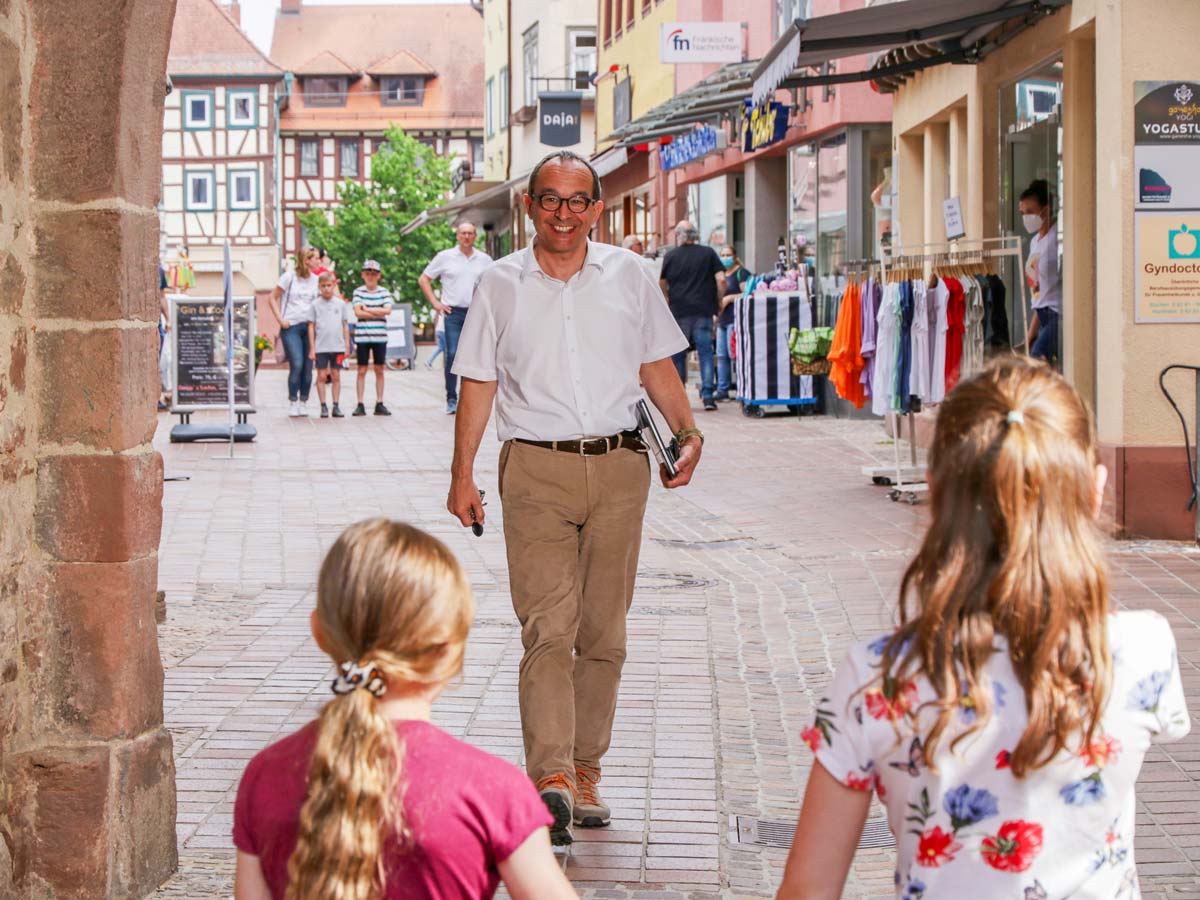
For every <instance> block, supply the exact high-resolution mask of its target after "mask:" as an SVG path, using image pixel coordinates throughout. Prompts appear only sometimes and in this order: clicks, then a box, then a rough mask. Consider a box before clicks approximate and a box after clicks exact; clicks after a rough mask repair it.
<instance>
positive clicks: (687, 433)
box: [675, 428, 704, 447]
mask: <svg viewBox="0 0 1200 900" xmlns="http://www.w3.org/2000/svg"><path fill="white" fill-rule="evenodd" d="M690 437H698V438H700V446H701V447H703V446H704V432H703V431H701V430H700V429H699V428H680V429H679V430H678V431H677V432H675V440H676V442H677V443H678V444H679V446H680V447H682V446H683V442H684V441H686V440H687V439H688V438H690Z"/></svg>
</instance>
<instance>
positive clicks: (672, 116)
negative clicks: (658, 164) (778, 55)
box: [602, 61, 755, 148]
mask: <svg viewBox="0 0 1200 900" xmlns="http://www.w3.org/2000/svg"><path fill="white" fill-rule="evenodd" d="M754 65H755V63H754V62H753V61H750V62H740V63H729V64H728V65H726V66H723V67H721V68H720V69H718V70H717V71H716V72H714V73H713V74H711V75H709V76H708V77H707V78H704V79H702V80H701V81H698V82H697V83H696V84H694V85H692V86H691V87H690V88H688V89H687V90H686V91H682V92H680V93H678V94H676V95H675V96H674V97H672V98H671V99H670V100H667V101H666V102H665V103H660V104H659V105H658V106H656V107H654V108H653V109H652V110H650V111H649V112H647V113H645V114H644V115H641V116H638V117H637V118H636V119H634V120H632V121H630V122H629V123H627V124H625V125H622V126H621V127H620V128H616V129H614V130H613V131H612V132H611V133H609V134H608V136H606V137H604V138H603V139H602V140H603V141H605V142H607V141H616V142H617V145H618V146H621V147H626V148H628V147H632V146H634V145H636V144H644V143H646V142H648V141H655V140H658V139H659V138H660V137H666V136H668V135H673V134H680V133H681V132H684V131H691V130H692V128H693V127H694V126H695V125H696V123H698V122H703V121H706V120H711V119H719V118H720V117H721V115H722V114H725V115H728V114H729V113H730V112H731V111H733V110H735V109H737V108H738V107H740V106H741V105H742V103H743V101H744V100H745V99H746V97H747V96H748V95H749V93H750V85H751V81H750V71H751V70H752V69H753V68H754Z"/></svg>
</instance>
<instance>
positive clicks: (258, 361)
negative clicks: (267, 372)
mask: <svg viewBox="0 0 1200 900" xmlns="http://www.w3.org/2000/svg"><path fill="white" fill-rule="evenodd" d="M274 349H275V345H274V344H272V343H271V339H270V338H269V337H267V336H266V335H265V334H256V335H255V336H254V368H255V369H256V370H257V369H258V367H259V366H261V365H262V357H263V353H264V352H265V351H267V350H274Z"/></svg>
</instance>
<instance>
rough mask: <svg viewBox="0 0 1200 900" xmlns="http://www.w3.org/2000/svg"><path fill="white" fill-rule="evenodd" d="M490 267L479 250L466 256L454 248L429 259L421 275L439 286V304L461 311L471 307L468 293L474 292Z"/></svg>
mask: <svg viewBox="0 0 1200 900" xmlns="http://www.w3.org/2000/svg"><path fill="white" fill-rule="evenodd" d="M491 264H492V258H491V257H490V256H488V255H487V254H486V253H484V252H483V251H482V250H479V249H475V250H473V251H472V252H471V255H470V256H467V254H465V253H463V252H462V250H460V249H459V248H458V245H457V244H455V245H454V246H453V247H451V248H449V249H448V250H443V251H441V252H440V253H438V254H437V256H435V257H434V258H433V259H431V260H430V261H429V265H427V266H426V267H425V271H424V272H422V273H421V274H422V275H425V276H426V277H428V278H431V279H433V280H435V281H439V280H440V281H441V282H442V297H441V300H442V302H443V303H445V304H446V305H447V306H452V307H456V308H457V307H464V308H465V307H468V306H470V305H471V292H472V291H474V290H475V282H477V281H478V280H479V276H480V275H482V274H483V272H484V270H485V269H487V267H488V266H490V265H491Z"/></svg>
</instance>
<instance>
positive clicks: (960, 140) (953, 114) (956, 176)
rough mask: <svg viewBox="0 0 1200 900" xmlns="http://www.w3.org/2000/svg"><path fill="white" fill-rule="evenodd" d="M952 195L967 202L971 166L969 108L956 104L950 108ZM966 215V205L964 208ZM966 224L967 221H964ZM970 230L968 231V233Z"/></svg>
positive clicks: (961, 201) (962, 201)
mask: <svg viewBox="0 0 1200 900" xmlns="http://www.w3.org/2000/svg"><path fill="white" fill-rule="evenodd" d="M949 147H950V160H949V167H950V196H951V197H958V198H959V201H960V203H964V204H965V203H966V197H965V194H966V193H967V185H968V184H969V183H970V175H969V173H970V171H971V169H970V167H969V166H968V164H967V156H968V150H967V108H966V106H956V107H954V109H952V110H950V130H949ZM963 215H964V217H965V216H966V207H965V206H964V208H963ZM963 224H964V226H965V225H966V222H965V221H964V223H963ZM969 233H970V232H969V231H968V234H969Z"/></svg>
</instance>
